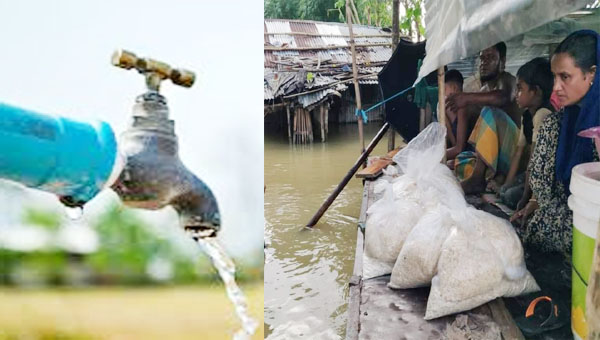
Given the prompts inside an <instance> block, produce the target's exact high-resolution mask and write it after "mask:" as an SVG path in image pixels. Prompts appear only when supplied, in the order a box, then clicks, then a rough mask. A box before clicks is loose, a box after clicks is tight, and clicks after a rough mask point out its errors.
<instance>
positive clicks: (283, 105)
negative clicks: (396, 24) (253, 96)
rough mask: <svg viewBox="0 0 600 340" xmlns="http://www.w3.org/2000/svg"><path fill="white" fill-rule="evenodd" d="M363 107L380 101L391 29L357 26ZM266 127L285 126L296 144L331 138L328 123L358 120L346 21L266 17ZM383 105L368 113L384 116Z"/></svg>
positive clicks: (372, 116)
mask: <svg viewBox="0 0 600 340" xmlns="http://www.w3.org/2000/svg"><path fill="white" fill-rule="evenodd" d="M352 30H353V35H354V41H355V44H356V45H355V47H356V63H357V69H358V79H359V84H360V94H361V101H362V106H363V107H369V106H370V105H372V104H375V103H377V102H379V101H380V100H381V93H380V89H379V86H378V82H377V73H378V72H379V71H380V70H381V69H382V67H383V66H384V65H385V64H386V63H387V61H388V60H389V59H390V57H391V55H392V34H391V32H390V30H388V29H383V28H379V27H372V26H364V25H353V29H352ZM264 53H265V58H264V114H265V116H264V118H265V126H276V127H278V128H282V129H285V130H287V133H288V137H289V138H290V140H292V141H294V142H297V143H308V142H312V141H313V138H314V137H313V136H314V132H315V131H316V132H317V134H318V135H319V136H320V138H321V141H325V140H326V139H327V131H328V124H329V123H330V122H331V123H351V122H356V120H357V117H356V116H355V110H356V104H355V103H356V100H355V93H354V92H355V91H354V86H353V83H352V81H353V79H352V53H351V50H350V34H349V30H348V25H347V24H345V23H334V22H316V21H306V20H288V19H265V21H264ZM383 115H384V111H383V107H380V108H379V109H375V110H372V111H370V112H369V113H368V120H369V121H376V120H381V119H382V118H383Z"/></svg>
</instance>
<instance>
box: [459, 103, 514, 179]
mask: <svg viewBox="0 0 600 340" xmlns="http://www.w3.org/2000/svg"><path fill="white" fill-rule="evenodd" d="M518 138H519V129H518V128H517V126H516V125H515V123H514V122H513V121H512V119H511V118H510V117H509V116H508V115H507V114H506V113H505V112H504V111H502V110H500V109H498V108H495V107H488V106H486V107H484V108H483V109H482V110H481V113H480V115H479V118H478V119H477V123H475V127H474V128H473V132H471V136H470V137H469V144H471V145H472V146H473V148H474V149H475V151H463V152H461V153H460V154H458V156H456V159H455V161H454V171H455V173H456V177H457V178H458V180H459V181H464V180H466V179H468V178H469V177H471V175H472V174H473V169H474V168H475V162H476V161H477V156H479V158H481V159H482V160H483V162H484V163H485V164H486V165H487V167H488V171H487V172H486V173H487V174H488V176H486V177H487V178H488V179H489V178H491V177H494V176H495V175H496V174H498V173H501V174H507V173H508V170H509V168H510V160H511V158H512V155H513V152H514V151H515V148H516V145H517V140H518Z"/></svg>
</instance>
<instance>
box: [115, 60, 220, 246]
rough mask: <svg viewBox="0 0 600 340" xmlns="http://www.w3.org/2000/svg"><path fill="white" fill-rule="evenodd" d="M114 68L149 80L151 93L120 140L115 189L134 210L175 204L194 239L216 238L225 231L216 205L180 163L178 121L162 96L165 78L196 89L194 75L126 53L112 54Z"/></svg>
mask: <svg viewBox="0 0 600 340" xmlns="http://www.w3.org/2000/svg"><path fill="white" fill-rule="evenodd" d="M112 63H113V65H115V66H118V67H122V68H125V69H132V68H134V69H136V70H137V71H138V72H139V73H141V74H142V75H144V76H145V78H146V85H147V87H148V91H147V92H146V93H144V94H142V95H140V96H138V97H137V98H136V102H135V104H134V106H133V119H132V121H131V125H130V126H129V127H128V128H127V130H125V132H124V133H123V134H122V135H121V137H120V143H119V145H120V152H121V153H122V154H123V157H124V158H125V166H124V168H123V170H122V172H121V174H120V175H119V178H118V179H117V180H116V182H115V183H114V184H113V185H112V186H111V188H112V189H113V190H114V191H115V192H116V193H117V194H118V195H119V197H120V198H121V200H122V201H123V203H124V204H125V205H127V206H130V207H134V208H143V209H152V210H155V209H161V208H163V207H165V206H167V205H171V206H172V207H173V208H175V210H176V211H177V213H178V214H179V218H180V224H181V226H182V227H183V228H184V229H185V231H186V232H188V233H189V234H190V235H191V236H192V237H193V238H194V239H198V238H206V237H215V236H216V235H217V232H218V231H219V229H220V226H221V219H220V215H219V208H218V206H217V201H216V199H215V197H214V195H213V194H212V192H211V191H210V189H209V188H208V186H206V184H204V183H203V182H202V181H201V180H200V179H198V178H197V177H196V176H195V175H194V174H192V173H191V172H190V171H189V170H188V169H187V168H186V167H185V165H183V163H182V162H181V160H180V159H179V155H178V144H177V136H176V135H175V130H174V122H173V121H172V120H170V119H169V108H168V106H167V100H166V98H165V97H163V96H162V95H161V94H160V93H159V92H158V91H159V87H160V83H161V81H163V80H166V79H171V81H172V82H173V83H174V84H176V85H180V86H183V87H190V86H192V85H193V83H194V80H195V75H194V73H193V72H191V71H187V70H183V69H172V68H171V67H170V66H169V65H168V64H166V63H163V62H160V61H156V60H152V59H148V58H138V57H136V56H135V54H133V53H131V52H127V51H124V50H119V51H116V52H115V53H114V54H113V57H112Z"/></svg>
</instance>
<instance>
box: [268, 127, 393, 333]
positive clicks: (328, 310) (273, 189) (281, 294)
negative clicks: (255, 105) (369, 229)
mask: <svg viewBox="0 0 600 340" xmlns="http://www.w3.org/2000/svg"><path fill="white" fill-rule="evenodd" d="M381 125H382V123H381V122H372V123H369V124H368V125H366V126H365V144H368V141H370V140H371V138H372V137H373V136H374V135H375V134H376V133H377V131H378V130H379V128H380V127H381ZM398 138H399V137H398V136H397V137H396V139H398ZM386 152H387V137H386V138H384V139H382V140H381V142H380V144H379V145H378V146H377V148H376V149H375V150H374V152H373V153H372V154H373V155H381V154H384V153H386ZM359 153H360V147H359V142H358V131H357V125H356V124H347V125H332V126H330V131H329V140H328V141H327V142H326V143H320V142H315V143H314V144H312V145H308V146H299V145H289V144H288V141H287V136H281V135H280V134H278V135H277V136H274V135H273V134H272V133H271V134H270V133H267V134H266V135H265V185H266V192H265V220H266V223H265V292H266V293H265V338H267V339H270V340H273V339H297V338H305V339H340V338H343V337H344V335H345V331H346V307H347V302H348V280H349V279H350V276H351V275H352V267H353V265H354V251H355V243H356V225H357V220H358V215H359V212H360V203H361V197H362V183H361V181H360V180H358V179H352V180H351V181H350V183H348V185H347V186H346V188H345V189H344V191H342V193H341V194H340V195H339V196H338V198H337V199H336V200H335V201H334V202H333V204H332V205H331V207H330V208H329V210H328V211H327V212H326V213H325V215H323V217H322V218H321V220H320V221H319V223H318V224H317V225H316V226H315V228H314V229H312V230H307V229H303V228H302V227H303V226H304V225H306V223H307V222H308V221H309V219H310V218H311V217H312V215H313V214H314V213H315V212H316V211H317V209H318V208H319V207H320V205H321V204H322V203H323V201H324V200H325V199H326V198H327V196H328V195H329V194H330V193H331V192H332V191H333V189H334V188H335V187H336V186H337V184H338V183H339V182H340V181H341V179H342V178H343V177H344V175H345V174H346V173H347V172H348V170H349V169H350V167H351V166H352V165H353V164H354V162H355V161H356V160H357V158H358V156H359Z"/></svg>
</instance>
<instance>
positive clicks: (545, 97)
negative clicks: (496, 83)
mask: <svg viewBox="0 0 600 340" xmlns="http://www.w3.org/2000/svg"><path fill="white" fill-rule="evenodd" d="M517 78H519V79H521V80H522V81H524V82H525V83H527V85H529V87H530V88H531V89H535V87H536V86H537V87H539V88H540V90H541V91H542V106H546V104H548V103H549V102H550V95H552V87H553V86H554V76H553V75H552V69H551V68H550V62H549V61H548V59H546V58H541V57H539V58H534V59H531V60H530V61H528V62H527V63H525V65H523V66H521V67H520V68H519V70H518V71H517Z"/></svg>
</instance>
